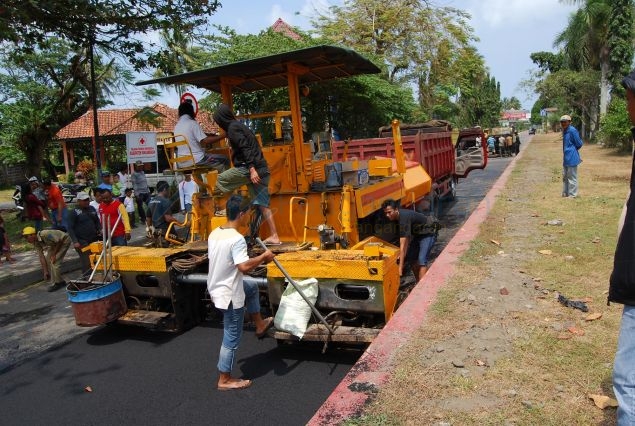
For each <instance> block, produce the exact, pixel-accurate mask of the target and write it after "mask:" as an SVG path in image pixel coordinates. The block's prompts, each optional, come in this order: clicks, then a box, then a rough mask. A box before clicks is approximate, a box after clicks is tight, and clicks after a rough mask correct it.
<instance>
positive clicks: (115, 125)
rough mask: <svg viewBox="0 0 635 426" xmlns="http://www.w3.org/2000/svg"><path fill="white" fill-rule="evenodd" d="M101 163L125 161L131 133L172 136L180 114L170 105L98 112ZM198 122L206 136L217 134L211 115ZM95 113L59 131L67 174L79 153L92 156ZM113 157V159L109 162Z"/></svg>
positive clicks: (200, 115) (204, 116)
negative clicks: (121, 159)
mask: <svg viewBox="0 0 635 426" xmlns="http://www.w3.org/2000/svg"><path fill="white" fill-rule="evenodd" d="M97 118H98V120H99V140H100V142H101V146H102V149H101V150H100V162H101V164H106V162H107V161H109V162H114V161H116V160H117V159H120V158H123V159H125V157H126V133H128V132H172V131H173V130H174V126H175V125H176V122H177V121H178V118H179V117H178V111H177V110H176V109H174V108H170V107H168V106H167V105H164V104H161V103H156V104H154V105H153V106H151V107H144V108H139V109H102V110H98V113H97ZM196 120H197V121H198V122H199V123H200V124H201V126H202V127H203V131H204V132H205V133H207V134H210V133H215V132H217V131H218V126H217V125H216V124H215V123H214V120H213V119H212V117H211V115H210V114H209V113H206V112H203V111H199V113H198V115H197V116H196ZM92 138H93V110H92V109H91V110H89V111H88V112H86V113H85V114H84V115H82V116H81V117H80V118H78V119H77V120H75V121H73V122H72V123H70V124H69V125H67V126H65V127H63V128H62V129H60V131H59V132H57V135H56V137H55V139H56V140H57V141H59V142H60V144H61V146H62V154H63V158H64V169H65V173H66V174H68V173H70V172H71V170H73V169H75V167H76V165H77V163H78V161H77V158H76V152H77V151H82V152H90V153H91V156H90V158H91V159H92V158H93V156H92V153H93V145H92V144H93V142H92ZM109 157H111V158H109Z"/></svg>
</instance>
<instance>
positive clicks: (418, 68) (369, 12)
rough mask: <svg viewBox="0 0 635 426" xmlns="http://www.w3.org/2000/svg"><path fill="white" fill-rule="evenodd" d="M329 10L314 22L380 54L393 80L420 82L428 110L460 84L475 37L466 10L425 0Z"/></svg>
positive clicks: (356, 1)
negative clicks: (457, 81)
mask: <svg viewBox="0 0 635 426" xmlns="http://www.w3.org/2000/svg"><path fill="white" fill-rule="evenodd" d="M329 11H330V13H329V14H328V15H321V16H319V17H318V19H316V21H315V22H314V24H315V26H316V28H317V31H318V33H320V34H322V35H323V36H324V37H325V38H327V39H329V40H332V41H334V42H336V43H341V44H343V45H346V46H349V47H352V48H354V49H355V50H358V51H360V52H362V53H366V54H368V55H370V56H372V57H377V58H379V59H380V60H381V62H382V63H383V64H385V65H384V66H385V69H386V76H387V78H388V80H389V81H392V82H403V83H406V84H414V85H416V87H417V91H418V97H419V99H418V100H419V104H420V109H421V110H422V112H423V113H424V114H425V115H427V116H433V115H434V114H435V113H434V109H435V106H436V105H438V104H439V103H442V102H444V100H445V99H447V96H448V93H449V92H452V91H455V92H456V90H458V88H456V85H455V84H454V77H455V76H456V74H457V72H458V71H460V69H461V67H462V65H463V64H461V60H462V59H463V58H465V57H466V56H469V54H466V51H467V50H469V49H470V43H471V42H472V41H474V40H475V37H474V35H473V32H472V28H471V27H470V26H469V25H468V23H467V18H468V15H467V14H466V13H465V12H463V11H460V10H458V9H455V8H451V7H435V6H433V5H432V3H430V2H428V1H423V0H395V1H391V2H385V1H381V0H350V1H346V2H345V3H344V5H343V6H332V7H331V8H330V10H329ZM481 72H482V74H483V75H484V74H485V69H484V67H482V68H481ZM452 86H454V87H455V88H454V89H452ZM448 89H449V91H448Z"/></svg>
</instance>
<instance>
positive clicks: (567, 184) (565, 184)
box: [562, 166, 578, 197]
mask: <svg viewBox="0 0 635 426" xmlns="http://www.w3.org/2000/svg"><path fill="white" fill-rule="evenodd" d="M562 196H563V197H577V196H578V166H564V167H563V169H562Z"/></svg>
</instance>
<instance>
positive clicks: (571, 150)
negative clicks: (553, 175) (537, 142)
mask: <svg viewBox="0 0 635 426" xmlns="http://www.w3.org/2000/svg"><path fill="white" fill-rule="evenodd" d="M560 126H562V151H563V161H562V196H563V197H571V198H575V197H577V196H578V164H580V163H581V162H582V159H581V158H580V153H579V152H578V150H579V149H580V148H582V144H583V142H582V139H580V134H579V133H578V129H576V128H575V127H573V126H572V125H571V117H570V116H568V115H563V116H562V117H560Z"/></svg>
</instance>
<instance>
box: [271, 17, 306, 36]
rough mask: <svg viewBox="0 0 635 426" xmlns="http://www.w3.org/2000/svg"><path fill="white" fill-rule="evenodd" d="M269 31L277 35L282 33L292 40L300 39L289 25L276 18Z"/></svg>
mask: <svg viewBox="0 0 635 426" xmlns="http://www.w3.org/2000/svg"><path fill="white" fill-rule="evenodd" d="M271 29H272V30H273V31H275V32H277V33H282V34H284V35H286V36H287V37H289V38H292V39H294V40H300V39H301V38H302V37H300V35H299V34H298V33H296V32H295V31H294V30H293V28H292V27H291V25H289V24H287V23H286V22H284V21H283V20H282V18H278V20H277V21H276V22H274V23H273V25H272V26H271Z"/></svg>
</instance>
